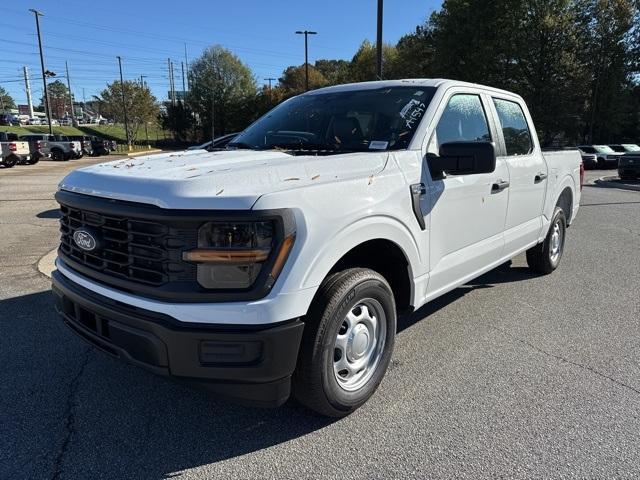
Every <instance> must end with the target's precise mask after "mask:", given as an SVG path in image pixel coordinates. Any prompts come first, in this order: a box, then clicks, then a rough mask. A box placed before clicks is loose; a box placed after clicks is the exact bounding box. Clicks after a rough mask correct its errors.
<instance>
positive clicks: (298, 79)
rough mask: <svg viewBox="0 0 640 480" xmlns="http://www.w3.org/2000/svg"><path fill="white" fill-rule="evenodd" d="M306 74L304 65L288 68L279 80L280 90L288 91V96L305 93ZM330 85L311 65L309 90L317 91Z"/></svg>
mask: <svg viewBox="0 0 640 480" xmlns="http://www.w3.org/2000/svg"><path fill="white" fill-rule="evenodd" d="M305 78H306V72H305V68H304V65H299V66H291V67H287V68H286V69H285V70H284V72H282V77H280V78H279V79H278V82H279V83H280V88H283V89H284V90H285V91H287V93H288V96H291V95H297V94H299V93H302V92H304V88H305ZM328 84H329V81H328V80H327V79H326V78H325V76H324V75H323V74H322V73H321V72H320V70H318V69H317V68H316V67H314V66H313V65H309V90H315V89H316V88H321V87H324V86H326V85H328Z"/></svg>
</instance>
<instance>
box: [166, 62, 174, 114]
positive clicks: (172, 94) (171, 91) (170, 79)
mask: <svg viewBox="0 0 640 480" xmlns="http://www.w3.org/2000/svg"><path fill="white" fill-rule="evenodd" d="M167 65H168V68H169V100H170V101H171V105H172V106H175V104H176V96H175V90H174V84H173V63H171V59H170V58H167Z"/></svg>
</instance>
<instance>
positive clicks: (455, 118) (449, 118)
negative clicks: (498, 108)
mask: <svg viewBox="0 0 640 480" xmlns="http://www.w3.org/2000/svg"><path fill="white" fill-rule="evenodd" d="M436 136H437V141H438V147H439V146H440V145H442V144H443V143H447V142H490V141H491V134H490V133H489V124H488V123H487V117H486V115H485V113H484V108H482V102H481V101H480V97H479V96H478V95H469V94H457V95H454V96H452V97H451V98H450V99H449V103H447V107H446V108H445V109H444V112H442V116H441V117H440V121H439V122H438V126H437V127H436Z"/></svg>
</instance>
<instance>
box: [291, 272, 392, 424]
mask: <svg viewBox="0 0 640 480" xmlns="http://www.w3.org/2000/svg"><path fill="white" fill-rule="evenodd" d="M395 333H396V308H395V301H394V298H393V293H392V291H391V287H390V286H389V284H388V283H387V281H386V280H385V279H384V277H382V276H381V275H380V274H378V273H377V272H374V271H373V270H369V269H364V268H353V269H348V270H344V271H342V272H338V273H336V274H333V275H331V276H330V277H328V278H327V279H326V280H325V281H324V282H323V283H322V285H321V286H320V289H319V290H318V295H317V296H316V298H315V299H314V301H313V304H312V305H311V308H310V310H309V313H308V315H307V317H306V319H305V330H304V335H303V339H302V345H301V350H300V356H299V359H298V365H297V367H296V372H295V373H294V377H293V393H294V396H295V397H296V399H297V400H298V401H300V402H301V403H302V404H304V405H305V406H307V407H309V408H311V409H312V410H315V411H316V412H318V413H321V414H323V415H327V416H331V417H342V416H345V415H348V414H349V413H351V412H353V411H354V410H355V409H357V408H358V407H360V406H361V405H362V404H364V403H365V402H366V401H367V400H368V399H369V397H371V395H373V393H374V392H375V390H376V389H377V387H378V385H379V384H380V382H381V381H382V378H383V377H384V374H385V372H386V370H387V366H388V365H389V361H390V359H391V354H392V352H393V344H394V340H395Z"/></svg>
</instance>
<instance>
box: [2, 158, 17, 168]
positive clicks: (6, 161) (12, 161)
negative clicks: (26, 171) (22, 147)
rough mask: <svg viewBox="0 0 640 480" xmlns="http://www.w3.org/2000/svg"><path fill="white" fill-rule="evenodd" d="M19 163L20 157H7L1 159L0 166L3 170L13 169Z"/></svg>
mask: <svg viewBox="0 0 640 480" xmlns="http://www.w3.org/2000/svg"><path fill="white" fill-rule="evenodd" d="M19 161H20V157H18V156H17V155H9V156H8V157H5V158H3V159H2V161H1V162H0V165H3V166H4V168H11V167H15V166H16V164H17V163H18V162H19Z"/></svg>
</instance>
